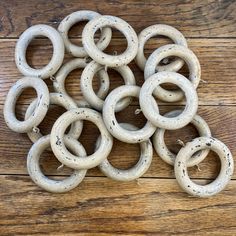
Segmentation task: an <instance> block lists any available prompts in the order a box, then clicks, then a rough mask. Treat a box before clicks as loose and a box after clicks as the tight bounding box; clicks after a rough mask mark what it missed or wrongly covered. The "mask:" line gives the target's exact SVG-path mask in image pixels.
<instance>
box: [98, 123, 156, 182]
mask: <svg viewBox="0 0 236 236" xmlns="http://www.w3.org/2000/svg"><path fill="white" fill-rule="evenodd" d="M120 126H121V127H123V128H125V129H127V130H138V128H137V127H135V126H133V125H131V124H127V123H120ZM99 139H100V137H99ZM99 139H98V142H97V143H99V141H100V140H99ZM139 145H140V151H141V154H140V158H139V161H138V162H137V163H136V164H135V165H134V166H133V167H131V168H129V169H126V170H122V169H118V168H116V167H114V166H112V164H111V163H110V162H109V161H108V159H105V160H104V161H103V162H102V163H101V164H100V165H99V169H100V170H101V171H102V172H103V174H104V175H106V176H107V177H109V178H111V179H114V180H118V181H132V180H135V179H137V178H139V177H141V176H142V175H144V174H145V173H146V172H147V170H148V169H149V167H150V165H151V162H152V154H153V150H152V143H151V141H150V139H148V140H146V141H144V142H142V143H140V144H139ZM98 146H99V144H98Z"/></svg>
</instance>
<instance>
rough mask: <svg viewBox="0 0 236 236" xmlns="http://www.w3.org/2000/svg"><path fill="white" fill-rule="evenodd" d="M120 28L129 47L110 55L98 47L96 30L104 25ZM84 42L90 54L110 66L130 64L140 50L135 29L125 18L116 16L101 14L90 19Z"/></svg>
mask: <svg viewBox="0 0 236 236" xmlns="http://www.w3.org/2000/svg"><path fill="white" fill-rule="evenodd" d="M106 26H108V27H111V28H115V29H117V30H119V31H120V32H121V33H123V35H124V36H125V37H126V40H127V45H128V46H127V49H126V50H125V52H123V53H122V54H120V55H108V54H106V53H104V52H102V51H101V50H100V49H99V48H97V46H96V44H95V43H94V34H95V32H96V31H97V30H98V29H100V28H103V27H106ZM82 43H83V46H84V49H85V50H86V51H87V53H88V54H89V56H90V57H91V58H93V60H95V61H96V62H97V63H99V64H102V65H106V66H109V67H119V66H123V65H127V64H129V62H131V61H132V60H133V59H134V58H135V56H136V54H137V51H138V37H137V35H136V33H135V31H134V29H133V28H132V27H131V26H130V25H129V24H128V23H127V22H125V21H124V20H122V19H121V18H118V17H115V16H100V17H96V18H95V19H93V20H91V21H89V22H88V23H87V24H86V26H85V27H84V30H83V32H82Z"/></svg>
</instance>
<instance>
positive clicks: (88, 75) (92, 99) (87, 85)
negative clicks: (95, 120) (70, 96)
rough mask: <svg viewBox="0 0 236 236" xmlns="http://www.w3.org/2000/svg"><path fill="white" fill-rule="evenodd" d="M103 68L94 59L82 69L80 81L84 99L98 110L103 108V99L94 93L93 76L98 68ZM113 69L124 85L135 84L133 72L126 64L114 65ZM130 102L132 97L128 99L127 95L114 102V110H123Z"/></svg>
mask: <svg viewBox="0 0 236 236" xmlns="http://www.w3.org/2000/svg"><path fill="white" fill-rule="evenodd" d="M103 68H104V66H102V65H100V64H98V63H97V62H95V61H91V62H90V63H89V64H88V65H87V66H86V67H85V69H84V70H83V73H82V75H81V81H80V87H81V91H82V93H83V96H84V98H85V100H86V101H87V102H88V103H89V104H90V105H91V106H92V107H93V108H95V109H97V110H99V111H101V110H102V108H103V104H104V100H102V99H101V98H99V97H98V96H97V95H96V94H95V92H94V90H93V78H94V75H95V73H97V72H98V71H99V70H100V69H103ZM113 69H114V70H116V71H117V72H118V73H119V74H120V75H121V76H122V78H123V79H124V82H125V84H126V85H135V83H136V82H135V78H134V74H133V72H132V71H131V69H130V68H129V67H128V66H121V67H114V68H113ZM131 102H132V99H130V98H129V97H127V98H124V99H122V100H121V101H119V102H118V103H117V104H116V108H115V111H116V112H118V111H121V110H123V109H124V108H126V107H127V106H128V105H129V104H130V103H131Z"/></svg>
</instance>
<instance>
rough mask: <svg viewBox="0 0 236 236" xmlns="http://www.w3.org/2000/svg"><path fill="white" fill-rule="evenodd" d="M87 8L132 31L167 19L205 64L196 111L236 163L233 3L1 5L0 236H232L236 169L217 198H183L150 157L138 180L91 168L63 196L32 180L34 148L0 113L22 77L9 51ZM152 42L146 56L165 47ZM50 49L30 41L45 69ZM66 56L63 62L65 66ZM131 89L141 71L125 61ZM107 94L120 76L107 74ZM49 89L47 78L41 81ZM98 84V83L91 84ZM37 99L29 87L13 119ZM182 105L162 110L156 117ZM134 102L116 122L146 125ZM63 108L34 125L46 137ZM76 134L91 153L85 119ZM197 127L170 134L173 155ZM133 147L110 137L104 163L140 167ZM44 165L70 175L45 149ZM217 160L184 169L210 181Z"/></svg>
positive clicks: (71, 82) (120, 42) (166, 170)
mask: <svg viewBox="0 0 236 236" xmlns="http://www.w3.org/2000/svg"><path fill="white" fill-rule="evenodd" d="M81 9H90V10H95V11H98V12H100V13H102V14H111V15H116V16H119V17H121V18H123V19H124V20H126V21H128V22H129V23H130V24H131V25H132V26H133V27H134V28H135V30H136V31H137V32H140V31H141V30H142V29H144V28H145V27H147V26H149V25H152V24H156V23H165V24H170V25H172V26H174V27H176V28H178V29H179V30H180V31H181V32H182V33H183V34H184V35H185V36H186V37H187V40H188V44H189V47H190V48H191V49H192V50H193V51H194V52H195V53H196V55H197V56H198V58H199V61H200V64H201V68H202V79H203V80H204V81H206V83H203V82H202V83H201V84H200V86H199V88H198V94H199V104H200V106H199V112H198V113H199V114H200V115H201V116H202V117H203V118H204V119H205V120H206V121H207V122H208V123H209V125H210V128H211V130H212V134H213V136H214V137H216V138H218V139H221V140H222V141H223V142H225V143H226V144H227V145H228V146H229V147H230V149H231V151H232V153H233V155H234V156H235V158H236V145H235V140H236V1H234V0H231V1H230V0H221V1H214V0H212V1H211V0H209V1H179V0H163V1H162V0H160V1H143V0H139V1H132V0H126V1H119V0H113V1H101V0H96V1H92V0H91V1H78V0H73V1H66V0H64V1H63V0H38V1H37V0H28V1H25V0H1V1H0V95H1V96H0V133H1V135H0V235H1V236H2V235H33V234H38V235H104V236H105V235H188V236H189V235H214V236H215V235H236V172H235V173H234V175H233V180H232V181H231V182H230V184H229V185H228V186H227V188H226V189H225V190H224V191H223V192H222V193H220V194H219V195H217V196H215V197H212V198H209V199H197V198H192V197H189V196H188V195H187V194H185V193H184V192H183V191H182V190H181V189H180V188H179V187H178V185H177V182H176V180H175V178H174V173H173V168H172V167H170V166H168V165H167V164H165V163H164V162H163V161H161V160H160V158H159V157H158V156H157V155H156V153H155V154H154V157H153V163H152V166H151V168H150V170H149V171H148V172H147V173H146V174H145V175H144V177H143V178H140V179H139V180H138V181H133V182H129V183H122V182H115V181H112V180H109V179H108V178H106V177H105V176H103V175H102V174H101V173H100V172H99V170H98V169H96V168H95V169H92V170H90V171H88V174H87V176H86V178H85V180H84V181H83V182H82V183H81V184H80V185H79V186H78V187H77V188H76V189H75V190H73V191H71V192H69V193H67V194H60V195H58V194H50V193H47V192H45V191H43V190H41V189H40V188H39V187H37V186H36V185H35V184H33V183H32V181H31V180H30V178H29V176H28V174H27V170H26V156H27V152H28V150H29V148H30V147H31V143H30V141H29V140H28V137H27V136H26V135H24V134H16V133H14V132H12V131H11V130H9V129H8V128H7V127H6V125H5V123H4V119H3V114H2V109H3V104H4V100H5V96H6V94H7V91H8V90H9V88H10V87H11V86H12V84H13V83H14V82H15V81H16V80H17V79H19V78H21V75H20V73H19V72H18V71H17V69H16V66H15V64H14V48H15V44H16V41H17V38H18V37H19V35H20V34H21V33H22V32H23V31H24V30H25V29H26V28H27V27H30V26H31V25H35V24H38V23H46V24H49V25H51V26H54V27H57V26H58V23H59V22H60V21H61V20H62V19H63V18H64V17H65V16H66V15H68V14H69V13H72V12H74V11H76V10H81ZM78 30H79V32H81V27H78V26H77V27H74V28H73V30H72V31H71V32H70V36H71V37H72V38H73V40H74V41H75V42H77V43H79V42H80V41H81V39H80V37H78ZM164 42H166V41H164V40H163V39H160V40H157V39H152V40H150V42H148V45H147V47H146V51H147V53H150V52H151V51H153V49H155V48H157V47H158V46H159V45H161V44H162V43H164ZM124 48H125V40H124V39H123V38H122V37H121V35H120V34H118V33H115V34H114V38H113V40H112V43H111V46H110V47H109V49H108V50H109V51H110V52H112V50H116V51H118V52H119V51H122V50H123V49H124ZM51 52H52V47H51V45H50V42H49V41H48V40H46V39H37V40H34V41H33V43H32V44H31V45H30V48H29V50H28V52H27V57H28V60H29V62H30V63H31V64H32V65H34V66H35V67H40V66H42V65H45V64H47V62H48V60H49V58H50V55H51ZM68 59H69V57H68V56H66V59H65V60H68ZM131 68H132V70H133V71H134V73H135V76H136V79H137V84H138V85H141V84H142V82H143V75H142V73H141V72H140V71H139V70H138V68H137V67H136V66H135V65H134V64H132V63H131ZM80 74H81V71H79V70H78V71H74V72H72V73H71V74H70V76H69V78H68V79H67V81H66V86H67V89H68V90H69V91H70V94H71V95H72V96H73V97H74V98H75V99H80V98H81V92H80V87H79V80H78V77H79V75H80ZM110 76H111V83H112V88H114V87H117V86H119V85H121V84H122V79H121V78H120V77H119V76H117V75H116V74H114V73H112V72H111V73H110ZM47 83H48V85H49V86H50V87H52V86H51V81H47ZM95 86H98V85H97V84H96V83H95ZM34 96H35V94H34V92H33V91H31V90H27V91H25V92H24V93H23V94H22V96H21V98H20V100H19V102H18V104H17V114H18V117H19V118H23V117H24V112H25V109H26V107H27V106H28V104H29V103H30V101H31V99H32V98H33V97H34ZM179 106H181V104H174V105H173V106H172V105H171V106H170V105H168V106H167V105H164V104H161V106H160V107H161V113H162V114H163V113H164V112H166V111H168V110H172V109H175V108H176V107H179ZM137 108H138V105H137V102H135V101H134V103H133V104H132V105H131V106H130V107H129V108H128V109H126V110H125V111H122V112H120V113H119V114H118V115H117V117H118V119H119V121H127V122H132V123H134V124H136V125H138V126H141V125H143V124H144V122H145V119H144V118H143V116H142V115H141V114H140V115H134V111H135V109H137ZM62 112H64V111H63V110H62V109H59V108H58V107H53V108H52V109H50V112H49V114H48V117H47V118H46V119H45V121H44V122H43V124H42V125H41V126H40V128H41V130H42V131H43V132H44V133H47V132H49V131H50V127H51V125H52V124H53V122H54V121H55V120H56V118H57V117H58V116H59V115H60V114H62ZM85 127H86V129H85V132H84V133H83V135H82V137H81V140H82V141H81V142H82V143H83V144H84V146H85V147H86V149H87V150H88V153H91V152H92V150H93V147H94V142H95V140H96V137H97V136H98V131H97V130H96V131H94V130H95V128H94V126H92V125H91V124H89V123H85ZM196 136H197V133H196V130H195V129H194V128H193V127H192V126H188V127H186V128H183V129H181V130H178V131H171V132H167V133H166V140H167V143H168V145H169V147H170V149H171V150H172V151H177V150H178V149H179V148H180V147H179V146H178V145H177V144H176V139H178V138H180V139H182V140H183V141H185V142H186V141H187V140H190V139H191V138H193V137H196ZM138 155H139V147H138V145H131V144H124V143H121V142H118V141H115V143H114V147H113V150H112V154H111V155H110V157H109V159H110V160H111V162H112V163H113V164H114V165H116V166H117V167H121V168H125V167H129V166H131V165H132V164H133V163H135V161H137V158H138ZM44 157H46V158H45V159H44V160H43V162H42V168H43V169H44V171H45V173H47V174H49V175H52V178H62V177H63V176H64V175H68V173H70V170H69V169H68V170H67V169H64V170H62V171H57V170H56V169H57V167H58V166H59V165H60V164H59V163H58V162H57V161H56V160H55V158H53V155H52V154H51V153H50V152H47V153H45V154H44ZM219 168H220V164H219V160H218V159H217V157H216V156H215V155H214V154H210V155H209V157H207V158H206V159H205V160H204V161H203V162H202V163H201V164H200V165H199V166H198V167H194V168H190V169H189V173H190V176H191V177H192V178H194V180H195V181H198V182H201V183H206V182H209V181H211V180H212V179H213V178H215V176H216V175H217V173H218V171H219Z"/></svg>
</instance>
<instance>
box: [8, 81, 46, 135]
mask: <svg viewBox="0 0 236 236" xmlns="http://www.w3.org/2000/svg"><path fill="white" fill-rule="evenodd" d="M26 88H34V89H35V90H36V92H37V107H36V108H35V110H34V112H33V113H32V114H31V116H29V117H28V119H27V120H24V121H20V120H18V119H17V118H16V115H15V106H16V101H17V99H18V98H19V96H20V95H21V93H22V92H23V90H24V89H26ZM48 106H49V91H48V87H47V85H46V84H45V83H44V81H43V80H41V79H38V78H34V77H24V78H22V79H20V80H18V81H17V82H16V83H15V84H14V85H13V86H12V87H11V88H10V90H9V92H8V94H7V97H6V101H5V105H4V118H5V121H6V124H7V126H8V127H9V128H10V129H11V130H13V131H15V132H18V133H26V132H29V131H30V130H32V129H33V127H35V126H38V125H39V124H40V123H41V121H42V120H43V119H44V117H45V115H46V113H47V111H48Z"/></svg>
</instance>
